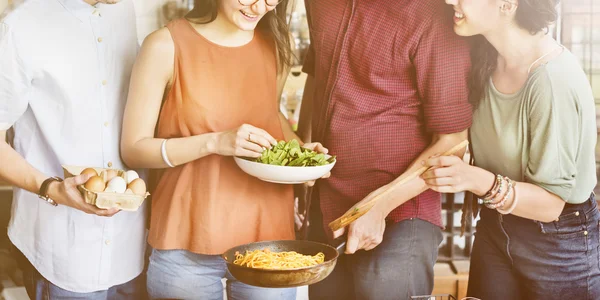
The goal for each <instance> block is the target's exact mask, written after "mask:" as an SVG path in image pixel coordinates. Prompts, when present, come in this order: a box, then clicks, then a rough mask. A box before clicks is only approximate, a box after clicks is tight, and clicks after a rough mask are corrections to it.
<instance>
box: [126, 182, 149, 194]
mask: <svg viewBox="0 0 600 300" xmlns="http://www.w3.org/2000/svg"><path fill="white" fill-rule="evenodd" d="M127 188H128V189H130V190H131V191H132V192H133V193H134V194H136V195H140V196H143V195H145V194H146V183H145V182H144V180H142V179H140V178H137V179H134V180H133V181H132V182H131V183H130V184H129V186H127Z"/></svg>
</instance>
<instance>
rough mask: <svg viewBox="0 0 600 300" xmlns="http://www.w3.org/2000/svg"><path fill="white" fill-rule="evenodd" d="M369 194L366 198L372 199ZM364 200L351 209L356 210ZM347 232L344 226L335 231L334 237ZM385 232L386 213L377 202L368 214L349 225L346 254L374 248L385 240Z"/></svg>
mask: <svg viewBox="0 0 600 300" xmlns="http://www.w3.org/2000/svg"><path fill="white" fill-rule="evenodd" d="M370 196H371V195H369V196H367V197H366V198H365V200H368V199H370ZM365 200H362V201H361V202H359V203H358V204H356V205H355V206H354V207H352V208H351V209H350V210H354V208H355V207H358V206H359V205H360V203H362V202H364V201H365ZM345 232H346V228H342V229H340V230H338V231H336V232H334V233H333V236H334V238H338V237H340V236H342V235H343V234H344V233H345ZM384 232H385V214H384V213H383V212H382V211H381V209H379V207H378V206H377V204H375V206H373V208H371V210H369V211H368V212H367V213H366V214H364V215H363V216H361V217H360V218H358V219H356V221H354V222H352V223H350V225H348V239H347V242H346V254H354V253H355V252H356V251H358V250H361V249H364V250H365V251H369V250H372V249H373V248H375V247H377V246H378V245H379V244H381V242H382V241H383V233H384Z"/></svg>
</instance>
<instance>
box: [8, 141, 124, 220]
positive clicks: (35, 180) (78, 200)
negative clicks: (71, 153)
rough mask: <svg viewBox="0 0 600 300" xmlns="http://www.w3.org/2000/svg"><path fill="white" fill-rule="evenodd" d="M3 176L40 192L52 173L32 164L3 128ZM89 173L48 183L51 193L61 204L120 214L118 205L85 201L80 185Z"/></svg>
mask: <svg viewBox="0 0 600 300" xmlns="http://www.w3.org/2000/svg"><path fill="white" fill-rule="evenodd" d="M0 165H1V166H2V168H0V178H2V179H3V180H5V181H6V182H8V183H9V184H11V185H12V186H15V187H18V188H21V189H24V190H26V191H29V192H31V193H34V194H37V193H38V192H39V191H40V187H41V186H42V182H44V180H46V179H47V178H48V177H50V176H48V175H46V174H44V173H42V172H40V171H39V170H38V169H36V168H34V167H33V166H32V165H31V164H29V163H28V162H27V161H26V160H25V159H24V158H23V157H22V156H21V155H20V154H19V153H17V151H15V150H14V149H13V148H12V147H11V146H10V145H9V144H8V143H6V130H2V131H0ZM88 179H89V176H82V175H79V176H75V177H71V178H67V179H65V180H64V181H63V182H60V183H58V182H53V183H51V184H50V185H49V186H48V196H49V197H50V199H52V200H54V201H55V202H56V203H58V204H60V205H66V206H70V207H72V208H75V209H78V210H81V211H83V212H85V213H88V214H96V215H98V216H104V217H110V216H113V215H114V214H116V213H117V212H118V211H119V210H118V209H108V210H107V209H99V208H97V207H95V206H93V205H90V204H87V203H85V200H84V199H83V197H82V196H81V194H80V193H79V191H78V190H77V186H78V185H80V184H84V183H85V182H86V181H87V180H88ZM40 201H41V200H40Z"/></svg>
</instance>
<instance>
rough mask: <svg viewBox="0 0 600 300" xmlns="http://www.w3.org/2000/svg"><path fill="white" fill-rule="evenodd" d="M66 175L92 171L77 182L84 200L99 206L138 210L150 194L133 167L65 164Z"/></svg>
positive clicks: (71, 175) (70, 175)
mask: <svg viewBox="0 0 600 300" xmlns="http://www.w3.org/2000/svg"><path fill="white" fill-rule="evenodd" d="M63 171H64V175H65V178H69V177H73V176H77V175H85V174H89V175H90V176H91V177H90V178H89V179H88V180H87V181H86V182H85V183H84V184H82V185H80V186H78V189H79V191H80V192H81V194H82V196H83V198H84V199H85V201H86V202H87V203H89V204H92V205H95V206H96V207H98V208H104V209H108V208H119V209H121V210H126V211H136V210H137V209H138V208H139V207H140V206H141V205H142V203H143V202H144V200H145V199H146V197H148V196H149V195H150V194H149V193H148V192H147V188H146V183H145V182H144V180H143V179H141V178H140V177H139V175H138V173H137V172H135V171H133V170H128V171H125V170H117V169H104V168H90V167H78V166H63Z"/></svg>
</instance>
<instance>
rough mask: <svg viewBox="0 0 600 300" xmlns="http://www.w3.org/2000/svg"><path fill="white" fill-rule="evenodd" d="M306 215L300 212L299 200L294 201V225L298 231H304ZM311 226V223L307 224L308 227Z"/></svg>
mask: <svg viewBox="0 0 600 300" xmlns="http://www.w3.org/2000/svg"><path fill="white" fill-rule="evenodd" d="M305 217H306V215H305V214H302V213H300V212H299V211H298V198H297V197H296V200H295V201H294V223H295V224H296V230H300V229H302V224H303V223H304V218H305ZM308 225H310V222H306V226H308Z"/></svg>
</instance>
